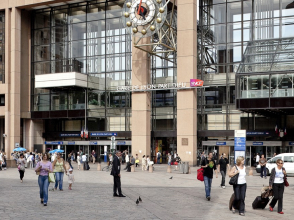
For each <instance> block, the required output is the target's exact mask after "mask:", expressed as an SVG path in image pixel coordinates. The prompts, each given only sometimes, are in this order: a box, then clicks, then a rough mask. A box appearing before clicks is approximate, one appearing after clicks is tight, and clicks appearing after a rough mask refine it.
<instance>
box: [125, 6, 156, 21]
mask: <svg viewBox="0 0 294 220" xmlns="http://www.w3.org/2000/svg"><path fill="white" fill-rule="evenodd" d="M154 15H155V5H154V3H153V1H151V0H136V1H134V2H133V4H132V6H131V9H130V19H131V21H132V22H133V23H134V24H137V25H146V24H148V23H150V22H151V21H152V20H153V18H154Z"/></svg>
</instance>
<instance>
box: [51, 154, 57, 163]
mask: <svg viewBox="0 0 294 220" xmlns="http://www.w3.org/2000/svg"><path fill="white" fill-rule="evenodd" d="M55 157H56V155H55V154H53V155H52V156H51V162H53V161H54V160H55Z"/></svg>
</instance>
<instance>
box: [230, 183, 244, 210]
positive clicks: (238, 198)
mask: <svg viewBox="0 0 294 220" xmlns="http://www.w3.org/2000/svg"><path fill="white" fill-rule="evenodd" d="M233 188H234V193H235V200H234V203H233V207H234V208H236V207H237V204H238V202H240V207H239V213H244V211H245V196H246V188H247V185H246V183H244V184H237V185H233Z"/></svg>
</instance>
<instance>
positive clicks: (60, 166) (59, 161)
mask: <svg viewBox="0 0 294 220" xmlns="http://www.w3.org/2000/svg"><path fill="white" fill-rule="evenodd" d="M52 167H53V172H54V173H55V187H54V188H55V190H57V187H58V185H59V190H60V191H63V188H62V186H63V175H64V172H66V167H65V162H64V160H63V158H62V157H61V153H57V157H56V159H55V160H54V162H53V164H52Z"/></svg>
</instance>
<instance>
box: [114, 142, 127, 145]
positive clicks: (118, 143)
mask: <svg viewBox="0 0 294 220" xmlns="http://www.w3.org/2000/svg"><path fill="white" fill-rule="evenodd" d="M116 145H126V142H125V141H118V142H117V143H116Z"/></svg>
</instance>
